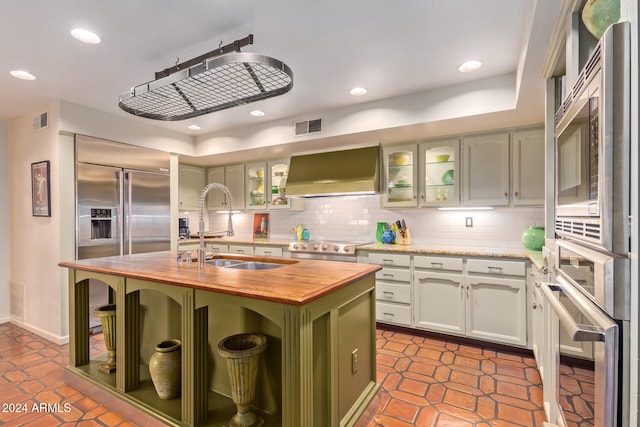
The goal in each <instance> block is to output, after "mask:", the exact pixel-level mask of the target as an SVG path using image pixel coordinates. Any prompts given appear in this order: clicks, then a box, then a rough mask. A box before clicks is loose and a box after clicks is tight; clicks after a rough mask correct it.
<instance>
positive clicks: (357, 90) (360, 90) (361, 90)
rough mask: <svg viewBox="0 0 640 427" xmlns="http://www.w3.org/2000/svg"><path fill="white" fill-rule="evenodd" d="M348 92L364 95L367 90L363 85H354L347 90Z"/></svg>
mask: <svg viewBox="0 0 640 427" xmlns="http://www.w3.org/2000/svg"><path fill="white" fill-rule="evenodd" d="M349 93H350V94H351V95H353V96H362V95H366V93H367V90H366V89H365V88H363V87H354V88H353V89H351V90H350V91H349Z"/></svg>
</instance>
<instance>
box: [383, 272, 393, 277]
mask: <svg viewBox="0 0 640 427" xmlns="http://www.w3.org/2000/svg"><path fill="white" fill-rule="evenodd" d="M382 275H383V276H384V277H393V274H391V273H382Z"/></svg>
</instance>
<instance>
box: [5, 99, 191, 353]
mask: <svg viewBox="0 0 640 427" xmlns="http://www.w3.org/2000/svg"><path fill="white" fill-rule="evenodd" d="M44 111H47V112H48V113H49V126H48V127H47V128H43V129H37V130H34V129H33V118H34V117H35V116H36V115H37V114H40V113H42V112H44ZM4 129H5V131H4V133H3V127H2V126H0V154H2V150H3V149H4V150H7V148H5V147H7V146H8V154H7V155H1V156H0V157H1V160H0V162H6V166H4V165H3V164H0V204H1V206H0V221H1V224H0V227H6V230H7V231H6V232H5V230H4V228H0V230H2V234H1V236H2V237H5V236H7V237H6V238H3V239H0V258H2V259H0V270H1V271H2V272H1V273H0V321H1V320H2V319H3V318H4V317H5V312H6V317H9V318H10V321H11V322H13V323H16V324H18V325H20V326H22V327H24V328H26V329H29V330H31V331H33V332H35V333H36V334H38V335H40V336H43V337H44V338H47V339H49V340H51V341H53V342H56V343H64V342H67V341H68V290H67V280H68V276H67V271H66V269H62V268H60V267H58V262H60V261H61V260H69V259H73V258H74V252H75V231H74V230H75V208H74V206H75V201H74V198H75V191H74V188H75V185H74V149H73V133H81V134H85V135H89V136H95V137H101V138H105V139H110V140H114V141H119V142H125V143H131V144H134V145H139V146H142V147H153V148H158V149H163V150H166V151H170V152H181V153H191V152H192V150H193V142H192V138H191V137H190V136H185V135H180V134H176V133H174V132H171V131H168V130H166V129H162V128H159V127H157V126H156V127H154V126H152V125H150V124H147V123H140V122H139V121H136V120H127V119H123V118H120V117H116V116H110V115H108V114H105V113H101V112H99V111H96V110H91V109H86V108H84V107H80V106H78V105H75V104H70V103H67V102H64V101H60V102H52V103H51V104H49V105H46V106H43V107H42V109H41V110H39V111H33V112H32V113H30V114H27V115H25V116H23V117H19V118H17V119H14V120H11V121H10V122H9V123H8V126H7V125H4ZM6 129H8V132H7V130H6ZM3 135H5V136H4V138H3ZM7 135H8V136H7ZM43 160H49V161H50V163H51V217H34V216H33V215H32V208H31V175H30V170H31V164H32V163H34V162H39V161H43ZM3 174H6V178H4V177H3ZM4 186H8V188H7V189H4ZM9 189H10V190H9ZM4 198H6V199H7V202H6V203H5V202H4ZM5 207H6V208H5ZM2 209H7V213H6V216H7V217H8V218H9V220H6V219H5V220H3V219H2V218H3V217H2V215H3V212H4V211H3V210H2ZM9 228H10V230H11V237H10V239H9V238H8V234H9V233H8V230H9ZM5 242H7V243H5ZM2 245H6V248H5V247H4V246H2ZM3 251H5V252H6V254H5V253H3ZM6 260H8V261H6ZM5 262H6V263H7V268H4V267H3V263H5ZM4 272H7V273H6V274H7V278H6V279H5V278H4V276H3V274H5V273H4ZM4 294H8V295H7V297H6V298H5V297H4V296H3V295H4ZM8 301H11V304H10V306H9V302H8ZM5 305H6V306H7V307H6V308H5Z"/></svg>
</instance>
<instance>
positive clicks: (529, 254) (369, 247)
mask: <svg viewBox="0 0 640 427" xmlns="http://www.w3.org/2000/svg"><path fill="white" fill-rule="evenodd" d="M291 241H293V240H282V239H271V238H269V239H253V238H252V237H251V236H233V237H216V238H205V244H206V243H226V244H234V243H235V244H244V245H255V246H260V245H264V246H283V247H288V246H289V243H290V242H291ZM198 242H200V239H186V240H181V241H180V243H183V244H192V243H198ZM356 249H357V250H358V251H370V252H395V253H407V254H423V255H450V256H463V257H484V258H513V259H524V260H526V259H528V260H530V261H531V262H532V263H533V264H534V265H536V266H537V267H538V268H540V267H542V265H543V264H542V251H532V250H528V249H525V248H522V249H496V250H487V249H483V248H470V247H468V246H447V247H434V246H430V245H427V244H412V245H399V244H387V243H378V242H375V243H369V244H364V245H358V246H357V248H356Z"/></svg>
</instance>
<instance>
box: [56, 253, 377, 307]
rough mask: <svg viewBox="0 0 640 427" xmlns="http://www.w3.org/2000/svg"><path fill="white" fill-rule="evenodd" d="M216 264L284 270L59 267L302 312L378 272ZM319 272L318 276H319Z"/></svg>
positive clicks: (147, 263) (153, 263) (152, 262)
mask: <svg viewBox="0 0 640 427" xmlns="http://www.w3.org/2000/svg"><path fill="white" fill-rule="evenodd" d="M218 257H219V258H232V259H243V260H246V261H265V262H271V263H278V264H284V265H283V266H282V267H280V268H274V269H267V270H240V269H232V268H222V267H216V266H213V265H208V264H206V265H205V266H204V267H203V268H200V267H199V266H198V262H197V261H196V262H192V263H190V264H187V263H186V262H181V263H177V262H176V252H175V251H164V252H149V253H141V254H133V255H122V256H111V257H103V258H92V259H85V260H78V261H64V262H61V263H59V265H60V266H61V267H66V268H69V269H72V270H84V271H90V272H95V273H103V274H110V275H116V276H121V277H126V278H132V279H140V280H147V281H152V282H158V283H166V284H169V285H176V286H183V287H188V288H194V289H201V290H205V291H211V292H219V293H224V294H231V295H238V296H241V297H245V298H252V299H258V300H265V301H273V302H277V303H283V304H288V305H296V306H301V305H305V304H308V303H309V302H311V301H314V300H315V299H317V298H320V297H322V296H324V295H327V294H330V293H332V292H335V291H337V290H338V289H341V288H342V287H344V286H347V285H349V284H351V283H353V282H355V281H357V280H359V279H361V278H363V277H365V276H368V275H370V274H374V273H375V272H376V271H378V270H380V268H381V267H380V266H377V265H372V264H358V263H355V262H333V261H316V260H291V259H283V258H269V257H255V256H245V255H219V256H218ZM319 272H322V273H321V274H319Z"/></svg>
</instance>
